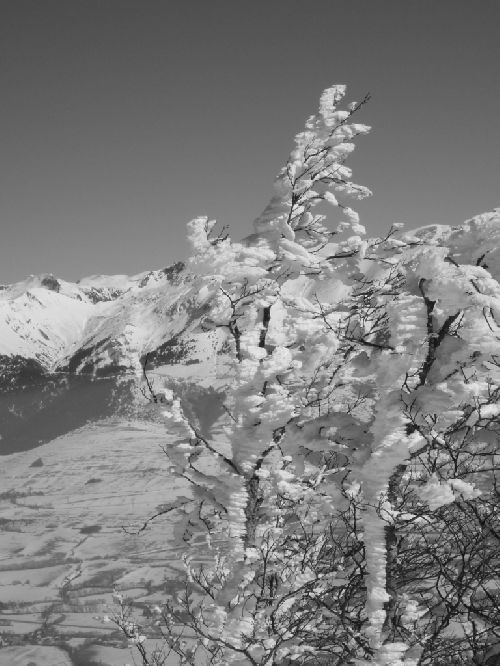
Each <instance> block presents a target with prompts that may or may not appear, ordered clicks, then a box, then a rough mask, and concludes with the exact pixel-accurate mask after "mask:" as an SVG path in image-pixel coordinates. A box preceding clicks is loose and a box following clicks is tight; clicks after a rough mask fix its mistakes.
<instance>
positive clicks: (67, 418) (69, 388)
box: [0, 262, 208, 453]
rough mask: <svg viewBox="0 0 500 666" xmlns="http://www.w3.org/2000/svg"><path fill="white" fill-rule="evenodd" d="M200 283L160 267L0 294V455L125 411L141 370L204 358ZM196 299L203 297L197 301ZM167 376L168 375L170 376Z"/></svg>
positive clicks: (36, 282) (33, 283)
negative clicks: (127, 395) (128, 394)
mask: <svg viewBox="0 0 500 666" xmlns="http://www.w3.org/2000/svg"><path fill="white" fill-rule="evenodd" d="M200 280H201V278H198V277H195V276H193V275H191V274H189V273H188V272H187V271H186V269H185V267H184V265H183V264H182V263H181V262H179V263H177V264H174V265H173V266H170V267H168V268H165V269H161V270H155V271H150V272H144V273H140V274H138V275H134V276H132V277H129V276H126V275H112V276H107V275H105V276H91V277H88V278H84V279H82V280H79V281H78V282H77V283H72V282H67V281H65V280H61V279H58V278H56V277H54V276H53V275H42V276H31V277H29V278H28V279H27V280H24V281H23V282H18V283H16V284H12V285H8V286H4V287H1V288H0V437H1V439H2V441H1V442H0V451H1V452H4V453H5V452H7V451H10V450H14V449H18V448H30V447H31V446H33V445H35V444H37V443H39V442H43V441H48V440H49V439H51V438H53V437H55V436H58V435H59V434H62V433H63V432H66V431H68V430H69V429H71V428H73V427H79V426H81V425H82V424H83V423H84V422H86V421H87V420H89V419H93V418H99V417H102V416H107V415H109V414H110V413H114V412H115V411H116V409H117V404H118V403H120V402H121V403H123V404H125V403H126V404H129V403H130V401H129V400H128V399H124V391H125V393H126V392H127V391H128V392H130V391H131V387H132V385H135V384H136V377H137V374H140V373H141V372H142V366H143V365H144V363H145V362H146V360H147V362H148V367H151V366H158V365H163V366H164V365H171V364H175V363H177V362H179V361H181V360H182V361H185V362H188V363H191V364H193V363H197V361H199V360H200V355H201V356H203V344H201V345H200V336H199V333H197V332H195V329H196V327H197V325H198V323H199V319H200V316H201V315H202V313H203V312H204V310H205V309H206V307H207V306H208V302H207V298H208V296H207V295H206V294H207V292H206V290H203V289H202V288H201V287H202V285H201V282H200ZM204 294H205V295H204ZM174 372H175V371H174Z"/></svg>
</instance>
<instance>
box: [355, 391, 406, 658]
mask: <svg viewBox="0 0 500 666" xmlns="http://www.w3.org/2000/svg"><path fill="white" fill-rule="evenodd" d="M394 402H395V398H394V396H393V395H391V394H389V395H388V396H385V398H384V399H383V400H382V401H381V403H380V405H379V409H378V411H377V414H376V417H375V422H374V424H373V426H372V432H373V435H374V445H373V453H372V455H371V457H370V460H369V462H368V464H367V466H366V469H365V472H364V475H363V476H364V478H363V492H364V496H365V500H366V502H367V510H366V513H365V517H364V540H365V546H366V589H367V599H366V614H367V617H368V626H367V628H366V629H365V635H366V636H367V638H368V639H369V641H370V645H371V647H372V649H373V650H374V651H375V658H374V661H372V662H371V663H375V664H379V665H380V666H382V665H386V664H391V665H394V664H397V663H399V662H397V661H394V660H395V658H396V654H395V651H396V652H397V651H398V650H399V651H401V650H402V649H404V646H399V644H394V645H392V644H385V645H383V646H382V642H383V629H384V622H385V619H386V610H385V606H386V604H387V602H388V601H389V599H390V597H389V594H388V591H387V576H386V570H387V527H388V525H390V522H391V506H390V504H389V502H388V500H387V492H388V486H389V481H390V478H391V476H392V474H393V473H394V470H395V469H397V467H398V466H399V465H401V463H402V462H403V461H404V460H405V459H406V458H407V456H408V444H407V437H406V432H405V425H404V418H403V415H402V414H401V410H400V408H399V405H398V404H394ZM391 645H392V647H391ZM389 657H390V658H389ZM367 663H368V662H367ZM401 663H403V662H401Z"/></svg>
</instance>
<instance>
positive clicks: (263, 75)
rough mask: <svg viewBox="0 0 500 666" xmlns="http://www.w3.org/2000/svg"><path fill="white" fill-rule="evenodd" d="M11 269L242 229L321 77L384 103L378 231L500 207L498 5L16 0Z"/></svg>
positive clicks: (71, 263) (20, 273)
mask: <svg viewBox="0 0 500 666" xmlns="http://www.w3.org/2000/svg"><path fill="white" fill-rule="evenodd" d="M0 10H1V11H0V92H1V96H0V114H1V122H0V231H1V234H0V283H7V282H12V281H16V280H21V279H23V278H24V277H25V276H27V275H29V274H31V273H35V274H36V273H40V272H52V273H54V274H55V275H57V276H59V277H63V278H66V279H72V280H74V279H78V278H79V277H82V276H84V275H89V274H94V273H129V274H131V273H137V272H139V271H142V270H146V269H150V268H161V267H163V266H166V265H168V264H170V263H172V262H174V261H176V260H178V259H182V258H184V257H185V256H186V254H187V252H188V247H187V244H186V242H185V240H184V238H185V223H186V222H188V221H189V220H190V219H191V218H193V217H195V216H197V215H200V214H206V215H209V216H210V217H216V218H218V219H219V221H220V222H221V223H223V224H229V225H230V229H231V232H232V235H233V236H234V237H236V238H239V237H242V236H244V235H245V234H246V233H248V232H250V231H251V222H252V220H253V219H254V218H255V217H256V216H257V215H258V214H259V212H260V211H261V209H262V208H263V206H264V205H265V204H266V203H267V200H268V199H269V196H270V194H271V184H272V181H273V178H274V175H275V174H276V172H277V171H278V169H279V168H280V167H281V165H282V163H283V161H284V160H285V158H286V156H287V155H288V153H289V151H290V149H291V147H292V138H293V136H294V134H295V133H296V132H297V131H299V130H300V129H301V127H302V125H303V122H304V120H305V118H306V117H307V116H308V115H310V114H311V113H313V112H315V110H316V107H317V100H318V98H319V95H320V93H321V91H322V90H323V88H325V87H327V86H328V85H331V84H332V83H346V84H347V85H348V97H349V99H350V100H353V99H358V100H359V99H360V98H361V96H363V95H364V93H366V92H370V93H371V94H372V101H371V102H370V104H369V105H368V106H366V107H365V109H364V110H363V112H362V114H360V115H359V116H358V118H357V120H358V122H365V123H367V124H370V125H372V126H373V130H372V133H371V134H370V135H369V136H368V137H362V138H360V139H359V141H358V144H357V145H358V147H357V151H356V153H355V154H354V155H353V157H352V158H351V159H350V161H349V165H350V166H352V167H353V169H354V179H355V180H357V182H359V183H361V184H364V185H367V186H368V187H370V188H371V189H372V190H373V191H374V196H373V197H372V198H371V199H368V200H367V201H366V202H364V203H363V205H362V206H358V210H360V213H361V215H362V219H361V221H362V222H363V223H364V224H365V226H366V227H367V229H368V231H369V233H373V234H378V233H381V232H382V230H383V229H385V228H386V226H388V225H389V224H390V223H391V222H406V223H407V224H408V227H413V226H417V225H422V224H429V223H434V222H437V223H443V224H459V223H460V222H462V221H463V220H464V219H467V218H468V217H470V216H472V215H473V214H475V213H480V212H483V211H485V210H489V209H492V208H494V207H497V206H500V188H499V182H500V177H499V174H500V168H499V167H500V126H499V108H500V71H499V70H500V40H499V38H498V34H499V28H500V3H499V2H498V0H477V1H476V2H474V1H473V0H349V1H348V0H252V1H251V2H249V1H246V0H196V1H192V0H0Z"/></svg>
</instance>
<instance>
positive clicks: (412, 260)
mask: <svg viewBox="0 0 500 666" xmlns="http://www.w3.org/2000/svg"><path fill="white" fill-rule="evenodd" d="M344 93H345V87H344V86H334V87H332V88H330V89H328V90H326V91H325V92H324V93H323V95H322V97H321V100H320V109H319V113H318V115H316V116H312V117H311V118H309V119H308V121H307V123H306V127H305V130H304V131H303V132H301V133H300V134H298V135H297V137H296V140H295V144H296V147H295V149H294V151H293V152H292V153H291V155H290V158H289V159H288V161H287V163H286V165H285V166H284V167H283V169H282V170H281V171H280V173H279V175H278V177H277V180H276V183H275V194H274V196H273V198H272V200H271V202H270V203H269V205H268V206H267V207H266V209H265V210H264V212H263V213H262V215H261V216H260V217H259V218H258V219H257V220H256V222H255V233H254V234H253V235H251V236H249V237H248V238H246V239H244V240H242V241H240V242H233V241H232V240H231V239H230V237H229V236H228V235H227V234H225V233H224V232H223V233H220V234H217V233H216V232H215V229H216V223H215V222H214V221H209V220H208V218H197V219H196V220H193V222H191V223H190V225H189V234H190V240H191V242H192V245H193V249H194V256H193V257H192V259H191V260H190V262H189V269H190V270H191V271H192V272H194V273H196V274H198V275H199V276H202V277H203V279H204V285H205V286H204V289H205V292H204V299H205V302H206V303H207V304H209V306H207V311H206V312H205V313H204V314H203V316H202V317H201V320H200V331H201V332H203V331H210V332H211V334H212V332H213V331H216V332H217V335H218V340H219V343H220V344H219V349H218V351H217V356H216V359H215V362H216V365H217V378H216V380H215V382H214V387H212V388H211V389H207V390H206V391H207V395H208V394H210V400H211V402H210V404H211V405H215V404H217V405H218V407H217V409H213V410H212V411H213V419H212V420H211V421H210V420H209V419H207V415H206V413H202V411H203V405H204V404H208V403H206V402H204V400H203V399H202V398H200V396H199V391H200V390H201V389H200V388H199V387H198V388H197V391H198V393H197V394H196V395H197V396H198V397H197V398H196V400H194V399H193V398H192V397H190V391H191V390H192V389H190V388H189V387H184V388H182V389H181V390H177V391H176V392H175V391H174V394H172V395H169V398H171V400H170V405H171V406H170V407H169V408H168V409H166V410H164V418H165V420H166V424H167V427H168V431H169V432H170V433H174V434H175V442H174V443H173V444H170V445H169V446H168V448H167V450H166V453H167V455H168V456H169V458H170V459H171V461H172V473H173V474H176V475H179V476H182V477H183V478H185V479H188V480H189V481H190V484H191V488H192V490H193V499H192V501H190V502H189V503H188V504H185V505H184V508H183V509H179V513H180V517H179V522H178V525H177V535H178V540H179V544H183V548H184V551H185V555H184V562H185V566H186V574H187V579H186V586H185V591H184V592H183V593H182V594H180V595H179V596H178V597H176V598H172V599H169V600H166V603H165V605H164V606H162V607H161V608H160V610H159V613H158V614H157V617H158V626H160V627H162V628H163V630H164V638H165V640H166V642H167V644H168V645H169V646H170V647H171V648H172V649H173V650H175V651H176V652H178V653H179V654H180V655H181V656H182V658H183V659H185V660H186V661H185V663H189V664H194V663H195V662H196V663H199V662H198V661H196V660H197V659H201V660H203V659H204V660H205V663H211V664H221V665H222V664H231V663H238V664H253V665H259V666H270V665H271V664H283V666H285V665H289V664H312V663H314V664H317V663H322V664H331V665H335V664H337V665H338V666H340V665H341V664H350V663H352V664H379V665H383V664H387V665H389V664H392V665H393V666H396V665H397V664H405V665H406V666H424V665H428V666H431V665H433V664H435V663H438V662H436V661H433V659H435V657H436V654H439V655H444V656H446V658H449V659H451V660H452V662H450V663H455V662H453V659H455V660H457V659H462V657H463V658H464V659H465V658H466V659H469V661H467V662H465V661H464V662H461V661H456V663H457V664H460V663H464V664H465V663H467V664H468V663H479V662H473V661H471V659H472V658H474V659H476V658H477V659H480V658H483V656H484V655H487V654H489V653H488V650H490V649H492V648H491V646H492V644H493V643H494V641H495V632H494V627H495V623H496V622H497V620H498V619H499V618H500V610H499V609H498V603H497V601H496V600H495V599H496V598H495V597H493V596H492V594H491V592H490V589H491V583H492V579H494V578H495V576H496V574H495V573H494V571H495V567H497V565H499V564H500V562H499V561H498V555H497V553H498V548H497V546H498V533H499V530H498V525H496V523H495V521H497V522H498V518H497V516H498V513H497V511H498V492H497V487H498V486H497V476H496V475H497V471H498V457H497V454H496V451H495V442H496V441H497V439H498V435H499V434H500V418H499V410H498V409H497V404H498V399H499V397H500V395H499V390H500V389H499V385H500V358H499V356H498V350H499V333H500V331H499V322H500V289H499V285H498V281H497V280H498V275H499V273H500V260H499V259H500V257H499V252H498V233H499V231H498V229H499V227H500V215H499V214H498V212H494V213H490V214H486V215H483V216H479V217H477V218H474V219H473V220H470V221H469V222H467V223H466V224H465V225H463V226H462V227H458V228H457V227H455V228H453V229H449V228H436V227H423V228H422V229H419V230H417V231H415V232H413V233H406V232H404V231H403V230H402V229H401V228H400V225H395V226H394V227H392V228H391V229H390V230H389V232H388V233H387V235H386V236H385V237H383V238H371V239H370V238H365V237H364V228H363V227H362V226H361V225H360V224H359V218H358V215H357V214H356V213H355V211H354V210H353V209H351V208H350V207H349V206H348V205H347V203H346V201H345V199H346V198H348V197H350V198H361V197H364V196H367V195H368V194H369V191H368V190H367V189H366V188H364V187H362V186H359V185H356V184H354V183H353V182H352V181H351V171H350V169H349V168H348V167H347V166H345V160H346V157H347V156H348V155H349V154H350V152H351V151H352V149H353V143H352V140H353V139H354V138H355V137H357V136H358V135H361V134H365V133H366V132H367V131H368V129H369V128H368V127H367V126H366V125H362V124H354V123H352V122H351V118H352V116H353V115H354V114H355V113H357V112H358V111H359V110H360V108H361V107H362V106H363V105H364V103H365V102H366V101H367V98H365V99H364V100H363V101H362V102H360V103H354V104H351V105H349V106H348V107H347V110H342V109H339V108H338V107H339V104H340V102H341V101H342V99H343V97H344ZM320 204H327V205H330V206H333V208H334V210H335V211H337V213H338V214H339V219H337V220H335V222H334V223H333V224H332V225H328V221H327V218H326V216H325V214H324V213H318V212H317V211H318V209H317V206H318V205H320ZM346 231H347V237H346V236H345V235H343V232H346ZM349 232H350V233H351V235H348V234H349ZM495 241H496V242H497V244H496V245H495ZM475 248H477V249H475ZM177 388H179V387H177ZM437 491H439V493H441V495H440V498H441V499H438V494H439V493H437ZM433 493H434V494H433ZM436 493H437V494H436ZM443 498H445V501H443ZM465 517H466V519H467V522H466V523H465V522H464V521H465ZM465 524H467V528H466V529H465V527H463V526H464V525H465ZM436 529H437V530H438V534H439V537H437V538H436V536H435V532H436ZM457 530H458V533H459V534H460V535H461V537H462V536H463V539H462V540H461V541H460V543H459V545H457V543H458V542H457V538H456V534H457ZM454 548H455V550H457V549H458V550H457V555H456V557H455V556H454V554H453V553H454V550H453V549H454ZM477 548H480V550H481V553H482V559H481V561H482V562H483V564H482V565H480V564H479V559H480V558H479V556H478V554H477V553H476V550H475V549H477ZM450 552H451V553H452V554H451V555H450ZM460 557H462V565H461V564H460V561H459V560H460ZM464 558H465V559H464ZM465 561H467V562H476V564H474V566H473V570H474V575H473V577H472V578H470V576H469V574H468V573H467V571H466V570H465V569H466V568H465V566H464V565H463V562H465ZM461 566H462V569H460V567H461ZM402 571H404V572H405V575H402V574H401V572H402ZM457 572H459V573H457ZM460 572H461V573H460ZM459 574H460V575H459ZM468 576H469V577H468ZM469 578H470V580H469ZM436 581H438V584H437V586H436ZM474 586H475V587H474ZM474 589H480V590H481V594H480V595H479V596H478V595H476V593H475V592H474ZM475 595H476V596H475ZM481 595H482V596H481ZM486 611H487V612H486ZM488 617H489V618H492V619H488ZM454 623H455V624H457V623H459V624H460V626H461V627H462V629H461V631H462V637H461V638H456V639H453V640H452V638H451V637H450V632H449V627H450V626H453V624H454ZM186 624H187V625H188V626H189V627H190V630H191V631H192V632H194V636H195V637H196V640H195V641H194V643H190V644H189V645H188V646H186V645H184V646H183V644H181V642H180V640H179V638H178V636H179V633H180V632H181V630H182V627H183V626H185V625H186ZM196 655H197V656H196ZM440 658H441V657H440ZM443 658H444V657H443ZM145 663H146V662H145ZM439 663H441V662H439ZM443 663H444V662H443ZM481 663H482V662H481Z"/></svg>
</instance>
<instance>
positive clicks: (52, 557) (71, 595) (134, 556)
mask: <svg viewBox="0 0 500 666" xmlns="http://www.w3.org/2000/svg"><path fill="white" fill-rule="evenodd" d="M167 442H168V436H167V434H166V433H165V428H164V427H163V426H162V425H159V424H154V423H145V422H139V421H124V420H121V421H120V420H109V421H106V422H101V423H95V424H93V425H90V426H87V427H84V428H82V429H80V430H77V431H74V432H72V433H69V434H67V435H65V436H62V437H59V438H57V439H55V440H53V441H51V442H49V443H47V444H45V445H43V446H40V447H38V448H36V449H33V450H31V451H27V452H22V453H15V454H12V455H7V456H2V458H1V462H2V465H1V467H0V516H1V518H0V521H1V527H2V531H1V533H0V600H1V604H0V630H1V633H0V635H1V638H2V641H3V645H2V647H1V648H0V666H16V665H19V666H26V665H27V664H30V663H31V664H36V665H37V666H49V665H50V666H54V665H55V664H60V665H61V666H62V665H63V664H75V663H78V664H82V663H85V664H92V663H94V662H95V663H102V664H110V665H113V666H117V665H118V664H121V665H122V666H123V665H124V664H127V663H130V664H132V663H133V660H132V653H131V652H130V650H129V649H128V648H127V647H126V645H124V644H123V641H122V639H121V637H120V636H119V634H118V633H117V632H116V631H115V629H114V626H113V625H112V624H105V623H103V620H102V618H103V616H104V615H106V614H107V613H112V612H113V611H114V610H116V606H115V604H114V602H113V600H112V593H113V590H114V589H116V590H119V591H121V592H122V593H123V594H124V595H125V596H126V597H133V598H134V600H135V601H136V602H139V603H140V602H141V601H146V600H153V599H154V598H155V595H157V596H158V595H161V591H162V590H163V589H164V588H165V586H167V585H175V579H176V578H177V574H176V570H175V569H174V568H173V566H172V561H173V557H172V547H171V543H172V538H171V534H172V527H173V518H172V517H171V516H170V517H169V516H165V517H160V518H158V519H156V520H155V521H153V522H152V523H151V524H150V525H149V526H148V528H147V529H145V530H144V531H142V532H141V533H140V534H134V533H133V532H134V531H137V530H138V528H140V527H141V526H142V525H143V523H144V520H145V519H147V517H148V516H151V515H152V514H154V513H155V512H157V511H158V507H160V506H161V505H162V504H163V503H165V502H169V501H171V500H173V499H175V498H176V497H179V496H182V495H186V494H188V490H187V489H186V488H184V487H182V486H181V485H180V482H179V481H177V480H173V479H172V478H169V474H168V467H169V463H168V461H167V459H166V456H165V454H164V453H163V451H162V448H161V447H162V446H165V445H166V444H167ZM127 532H130V533H127ZM2 641H0V643H1V642H2ZM71 656H73V660H72V658H71ZM78 659H79V661H78ZM172 663H175V661H173V662H172Z"/></svg>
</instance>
